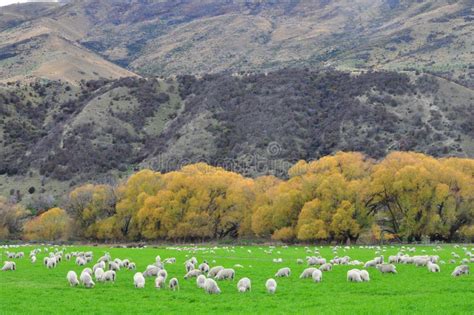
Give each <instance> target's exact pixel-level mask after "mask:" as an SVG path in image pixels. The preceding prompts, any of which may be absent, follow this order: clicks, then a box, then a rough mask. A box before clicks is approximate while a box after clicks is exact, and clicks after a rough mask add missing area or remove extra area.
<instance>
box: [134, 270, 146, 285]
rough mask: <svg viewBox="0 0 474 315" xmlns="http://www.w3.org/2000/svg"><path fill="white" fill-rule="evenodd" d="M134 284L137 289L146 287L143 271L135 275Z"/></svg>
mask: <svg viewBox="0 0 474 315" xmlns="http://www.w3.org/2000/svg"><path fill="white" fill-rule="evenodd" d="M133 285H134V286H135V288H137V289H143V288H145V277H143V274H142V273H141V272H137V273H136V274H135V275H134V276H133Z"/></svg>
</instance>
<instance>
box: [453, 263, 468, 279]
mask: <svg viewBox="0 0 474 315" xmlns="http://www.w3.org/2000/svg"><path fill="white" fill-rule="evenodd" d="M468 274H469V266H467V265H461V266H457V267H456V268H454V271H453V272H452V273H451V275H452V276H453V277H459V276H462V275H468Z"/></svg>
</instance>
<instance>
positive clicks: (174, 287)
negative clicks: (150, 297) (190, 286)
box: [168, 278, 179, 291]
mask: <svg viewBox="0 0 474 315" xmlns="http://www.w3.org/2000/svg"><path fill="white" fill-rule="evenodd" d="M168 286H169V288H170V289H171V290H173V291H176V290H178V291H179V282H178V279H176V278H171V280H170V282H169V285H168Z"/></svg>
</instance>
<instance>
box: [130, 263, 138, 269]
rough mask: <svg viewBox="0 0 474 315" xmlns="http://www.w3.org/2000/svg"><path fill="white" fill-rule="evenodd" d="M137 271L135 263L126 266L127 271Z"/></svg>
mask: <svg viewBox="0 0 474 315" xmlns="http://www.w3.org/2000/svg"><path fill="white" fill-rule="evenodd" d="M135 269H137V265H135V263H133V262H131V263H129V264H128V270H135Z"/></svg>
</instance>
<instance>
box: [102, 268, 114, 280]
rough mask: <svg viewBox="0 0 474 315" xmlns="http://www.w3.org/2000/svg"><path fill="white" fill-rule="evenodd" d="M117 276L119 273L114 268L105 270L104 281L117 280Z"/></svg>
mask: <svg viewBox="0 0 474 315" xmlns="http://www.w3.org/2000/svg"><path fill="white" fill-rule="evenodd" d="M116 278H117V274H116V273H115V271H114V270H107V271H106V272H104V276H103V280H104V281H106V282H107V281H110V282H115V279H116Z"/></svg>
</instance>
